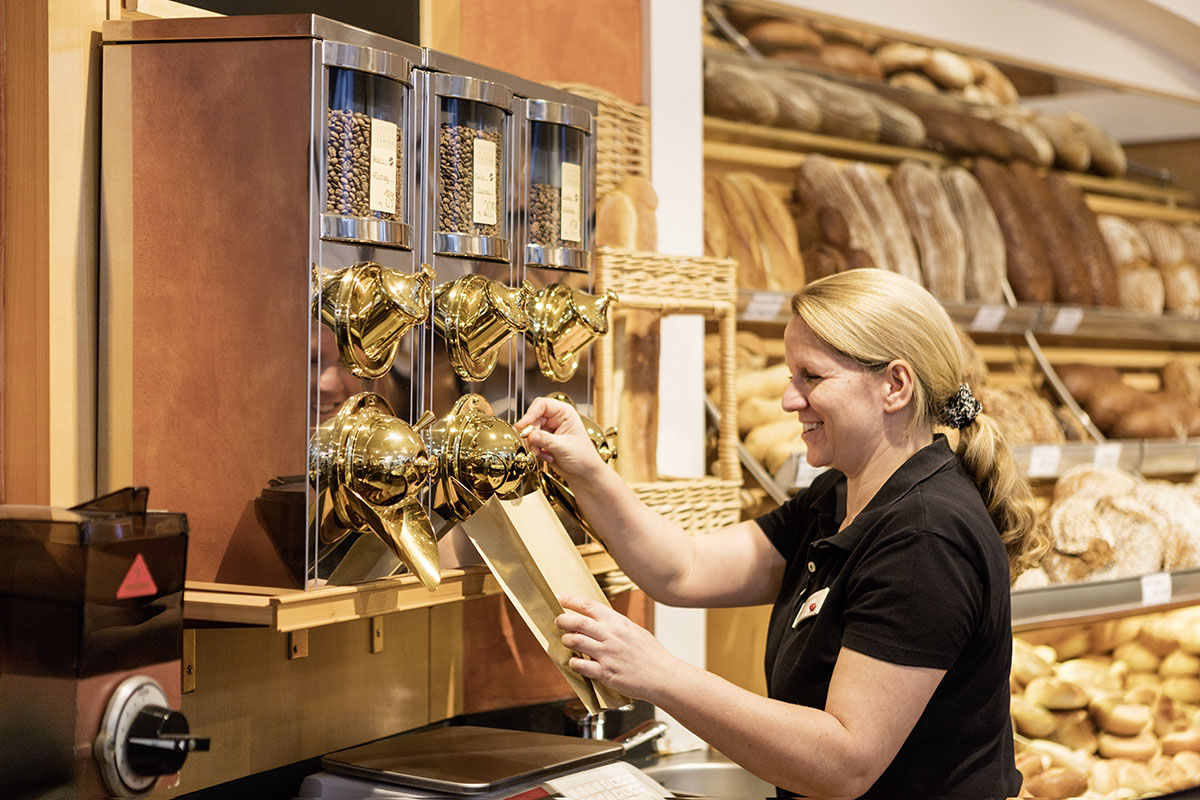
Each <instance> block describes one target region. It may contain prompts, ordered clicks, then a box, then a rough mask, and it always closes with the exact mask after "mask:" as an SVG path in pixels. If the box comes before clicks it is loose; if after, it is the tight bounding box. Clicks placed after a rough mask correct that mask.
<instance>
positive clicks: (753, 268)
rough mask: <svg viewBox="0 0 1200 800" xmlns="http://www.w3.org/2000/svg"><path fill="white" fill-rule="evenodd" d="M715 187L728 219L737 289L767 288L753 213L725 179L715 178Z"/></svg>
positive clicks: (764, 266)
mask: <svg viewBox="0 0 1200 800" xmlns="http://www.w3.org/2000/svg"><path fill="white" fill-rule="evenodd" d="M716 188H717V194H718V195H719V196H720V198H721V205H722V208H723V209H724V211H725V216H726V218H727V219H728V220H729V255H730V256H732V257H733V259H734V260H736V261H737V264H738V286H739V287H740V288H742V289H766V288H768V281H767V268H766V265H765V264H764V263H763V257H762V251H761V250H760V248H759V245H758V226H757V223H756V222H755V217H754V212H753V211H752V210H751V208H750V206H749V205H748V204H747V202H746V198H745V196H744V195H743V194H742V192H741V191H740V190H739V189H738V187H737V186H736V185H735V184H733V183H731V182H730V181H729V180H728V179H727V178H725V177H719V178H717V180H716Z"/></svg>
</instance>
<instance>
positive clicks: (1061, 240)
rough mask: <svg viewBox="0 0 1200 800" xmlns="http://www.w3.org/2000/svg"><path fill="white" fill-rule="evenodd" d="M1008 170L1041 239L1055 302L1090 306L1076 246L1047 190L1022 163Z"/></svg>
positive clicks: (1087, 282)
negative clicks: (1048, 264)
mask: <svg viewBox="0 0 1200 800" xmlns="http://www.w3.org/2000/svg"><path fill="white" fill-rule="evenodd" d="M1009 170H1010V171H1011V172H1012V175H1013V178H1014V180H1015V181H1016V184H1017V189H1018V191H1019V192H1020V194H1021V195H1022V196H1023V197H1024V200H1025V203H1026V204H1027V206H1028V208H1029V211H1030V215H1029V216H1030V219H1031V220H1032V221H1033V227H1034V229H1035V230H1036V231H1037V232H1038V235H1039V236H1040V237H1041V239H1042V245H1043V247H1044V248H1045V252H1046V255H1047V257H1048V261H1049V263H1050V267H1051V270H1052V271H1053V273H1054V299H1055V300H1057V301H1058V302H1060V303H1067V304H1070V305H1078V306H1090V305H1091V304H1092V292H1091V280H1090V278H1089V276H1088V273H1087V268H1086V267H1084V265H1083V261H1082V259H1080V257H1079V251H1078V250H1076V249H1075V242H1074V241H1073V240H1072V239H1071V238H1070V237H1069V236H1068V235H1067V232H1066V220H1065V218H1064V216H1063V214H1062V213H1061V211H1060V209H1059V206H1058V204H1057V203H1056V202H1055V201H1054V198H1053V197H1052V196H1051V194H1050V189H1049V187H1047V185H1046V182H1045V181H1044V180H1042V178H1041V176H1040V175H1038V174H1037V172H1035V171H1034V169H1033V167H1031V166H1029V165H1028V164H1026V163H1024V162H1021V161H1015V162H1013V163H1012V164H1010V165H1009Z"/></svg>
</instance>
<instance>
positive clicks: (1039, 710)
mask: <svg viewBox="0 0 1200 800" xmlns="http://www.w3.org/2000/svg"><path fill="white" fill-rule="evenodd" d="M1009 713H1010V714H1011V716H1012V720H1013V726H1014V727H1015V728H1016V729H1017V733H1019V734H1021V735H1022V736H1032V737H1034V738H1036V739H1045V738H1046V737H1048V736H1049V735H1050V734H1052V733H1054V729H1055V728H1057V727H1058V721H1057V720H1056V719H1055V718H1054V715H1053V714H1051V713H1050V711H1049V710H1048V709H1047V708H1045V707H1044V706H1042V705H1041V704H1040V703H1035V702H1033V701H1032V700H1030V699H1028V698H1027V697H1022V696H1021V695H1019V694H1014V695H1012V696H1011V697H1010V698H1009Z"/></svg>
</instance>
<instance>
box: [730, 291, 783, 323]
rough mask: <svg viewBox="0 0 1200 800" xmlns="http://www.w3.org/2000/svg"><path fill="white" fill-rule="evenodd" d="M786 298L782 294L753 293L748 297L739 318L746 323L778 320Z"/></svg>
mask: <svg viewBox="0 0 1200 800" xmlns="http://www.w3.org/2000/svg"><path fill="white" fill-rule="evenodd" d="M787 298H788V296H787V294H786V293H784V292H755V293H754V294H752V295H751V296H750V302H749V303H747V304H746V308H745V310H744V311H742V313H741V318H742V319H743V320H745V321H746V322H774V321H775V320H776V319H778V318H779V312H781V311H782V310H783V304H784V301H786V300H787Z"/></svg>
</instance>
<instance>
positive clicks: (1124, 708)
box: [1088, 695, 1154, 736]
mask: <svg viewBox="0 0 1200 800" xmlns="http://www.w3.org/2000/svg"><path fill="white" fill-rule="evenodd" d="M1088 711H1089V712H1090V713H1091V715H1092V719H1094V720H1095V721H1096V724H1097V725H1099V726H1100V727H1101V728H1102V729H1103V730H1104V731H1106V732H1108V733H1114V734H1116V735H1118V736H1136V735H1138V734H1140V733H1144V732H1146V731H1148V730H1150V726H1151V725H1153V724H1154V713H1153V712H1152V711H1151V710H1150V706H1145V705H1140V704H1137V703H1126V702H1125V701H1124V700H1122V699H1121V697H1120V696H1118V695H1107V696H1104V697H1098V698H1096V699H1095V700H1093V701H1092V702H1091V703H1090V704H1089V705H1088Z"/></svg>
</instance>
